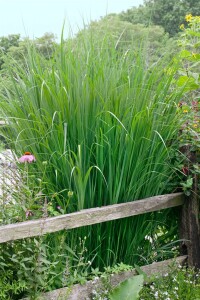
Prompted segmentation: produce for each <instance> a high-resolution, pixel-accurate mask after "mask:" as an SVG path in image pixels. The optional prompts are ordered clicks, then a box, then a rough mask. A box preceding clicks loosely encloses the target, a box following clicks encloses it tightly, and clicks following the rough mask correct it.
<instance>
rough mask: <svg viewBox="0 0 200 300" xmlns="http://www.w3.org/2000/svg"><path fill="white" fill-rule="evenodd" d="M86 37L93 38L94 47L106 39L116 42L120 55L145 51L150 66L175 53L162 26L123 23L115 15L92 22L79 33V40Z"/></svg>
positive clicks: (146, 60) (171, 42)
mask: <svg viewBox="0 0 200 300" xmlns="http://www.w3.org/2000/svg"><path fill="white" fill-rule="evenodd" d="M84 35H86V36H91V38H92V39H93V45H94V46H95V45H97V46H98V45H99V43H101V41H103V40H104V39H105V38H107V39H108V40H110V41H111V40H112V42H113V41H114V42H115V44H116V50H117V51H118V53H119V54H123V53H126V51H135V53H136V54H137V52H138V51H141V50H144V56H145V57H144V59H145V62H146V64H147V65H148V66H149V65H150V64H152V63H154V62H156V61H158V59H159V58H160V57H161V56H163V55H165V54H167V55H169V54H171V53H172V52H173V41H172V40H171V39H169V35H168V34H166V33H165V32H164V29H163V28H162V27H161V26H156V25H152V26H149V27H147V26H145V25H144V24H132V23H130V22H127V21H122V20H121V19H120V16H119V15H114V14H111V15H108V16H106V17H104V18H102V19H101V20H100V21H95V22H92V23H91V24H90V25H89V26H88V27H87V28H85V29H84V30H82V31H80V32H79V33H78V35H77V38H81V36H84Z"/></svg>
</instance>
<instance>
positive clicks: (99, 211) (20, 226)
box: [0, 193, 184, 243]
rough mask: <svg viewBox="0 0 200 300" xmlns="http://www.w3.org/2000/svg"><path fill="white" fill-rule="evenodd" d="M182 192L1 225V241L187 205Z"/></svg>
mask: <svg viewBox="0 0 200 300" xmlns="http://www.w3.org/2000/svg"><path fill="white" fill-rule="evenodd" d="M183 203H184V195H183V194H182V193H176V194H168V195H161V196H155V197H150V198H146V199H143V200H137V201H132V202H127V203H121V204H115V205H109V206H103V207H100V208H91V209H85V210H81V211H79V212H75V213H71V214H66V215H60V216H57V217H51V218H43V219H38V220H32V221H26V222H21V223H16V224H9V225H4V226H1V227H0V243H4V242H8V241H13V240H18V239H22V238H27V237H34V236H40V235H44V234H46V233H51V232H56V231H59V230H62V229H66V230H67V229H72V228H78V227H82V226H87V225H92V224H97V223H102V222H106V221H111V220H117V219H122V218H126V217H130V216H136V215H140V214H144V213H147V212H153V211H159V210H162V209H166V208H170V207H175V206H180V205H183Z"/></svg>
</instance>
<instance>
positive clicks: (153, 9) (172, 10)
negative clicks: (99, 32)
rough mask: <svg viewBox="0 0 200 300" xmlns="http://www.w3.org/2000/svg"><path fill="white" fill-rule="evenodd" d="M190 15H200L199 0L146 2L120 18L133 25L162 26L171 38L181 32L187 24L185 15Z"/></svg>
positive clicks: (151, 0)
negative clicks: (182, 25) (184, 24)
mask: <svg viewBox="0 0 200 300" xmlns="http://www.w3.org/2000/svg"><path fill="white" fill-rule="evenodd" d="M190 13H191V14H192V15H194V16H196V15H199V13H200V1H199V0H167V1H166V0H145V1H144V5H140V6H139V7H138V8H135V7H134V8H132V9H129V10H127V11H126V12H123V13H121V14H120V17H121V19H122V20H127V21H129V22H131V23H133V24H135V23H136V22H137V23H142V24H145V25H146V24H147V25H148V24H155V25H159V26H162V27H163V28H164V29H165V31H166V32H168V33H169V35H170V36H175V35H176V34H177V33H178V32H179V31H180V28H179V27H180V25H181V24H182V23H185V15H187V14H190Z"/></svg>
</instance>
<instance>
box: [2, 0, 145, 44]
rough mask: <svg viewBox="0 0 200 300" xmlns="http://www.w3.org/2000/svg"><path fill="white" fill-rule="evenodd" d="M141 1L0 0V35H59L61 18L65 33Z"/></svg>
mask: <svg viewBox="0 0 200 300" xmlns="http://www.w3.org/2000/svg"><path fill="white" fill-rule="evenodd" d="M139 4H143V0H0V37H1V36H8V35H9V34H18V33H19V34H20V35H21V37H22V38H23V37H27V36H28V37H30V38H31V39H32V38H37V37H41V36H42V35H43V34H44V33H46V32H52V33H54V34H55V35H56V36H57V38H59V36H60V34H61V31H62V27H63V24H64V20H65V35H66V36H67V35H68V33H69V31H70V28H71V30H72V32H73V33H76V32H77V31H78V30H79V29H81V28H83V23H85V24H88V23H90V21H91V20H98V19H100V17H102V16H105V15H106V14H109V13H120V12H121V11H126V10H127V9H129V8H131V7H133V6H139Z"/></svg>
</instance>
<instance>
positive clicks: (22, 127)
mask: <svg viewBox="0 0 200 300" xmlns="http://www.w3.org/2000/svg"><path fill="white" fill-rule="evenodd" d="M115 46H116V45H115V44H114V43H112V39H111V37H106V36H105V39H102V41H101V42H100V41H97V40H95V41H94V40H93V36H92V34H91V36H87V38H84V36H83V37H79V38H78V39H75V40H71V41H68V42H64V41H62V42H61V44H60V45H59V46H58V47H57V49H56V51H55V54H54V56H53V57H52V58H51V60H49V61H45V60H44V58H43V57H41V56H40V55H39V54H38V53H37V52H36V50H35V49H34V48H32V47H29V49H28V57H27V58H26V60H25V64H23V66H20V65H16V64H14V62H12V68H10V80H12V84H10V85H9V86H8V87H7V86H5V87H4V93H3V94H2V95H1V96H0V97H1V111H2V114H3V116H4V118H5V119H6V121H7V122H8V124H9V126H8V128H7V133H4V134H6V135H7V140H8V143H9V145H10V147H11V148H12V149H13V151H14V152H15V153H16V154H17V155H18V156H21V155H22V154H23V152H25V151H30V152H31V153H33V154H34V155H35V157H36V163H35V164H34V166H33V165H32V166H31V167H32V168H34V174H35V180H36V181H35V185H37V184H38V179H41V178H42V187H41V189H42V193H43V194H45V195H46V199H47V200H48V201H49V202H51V203H52V206H53V207H54V209H55V210H56V209H57V206H59V209H60V208H61V210H63V212H64V213H70V212H74V211H78V210H81V209H85V208H91V207H101V206H104V205H111V204H116V203H122V202H127V201H134V200H136V199H143V198H146V197H149V196H153V195H159V194H163V193H166V192H168V191H169V190H168V189H167V185H168V182H169V178H170V176H171V174H172V169H171V167H170V164H169V157H170V154H171V149H172V148H173V143H172V141H173V137H174V136H176V135H177V131H178V126H177V115H176V103H177V102H178V101H179V98H180V95H179V94H177V93H173V90H172V82H173V74H171V75H169V74H166V72H165V71H164V64H162V63H161V62H160V63H157V64H154V66H153V67H151V66H146V65H145V63H144V62H145V59H144V55H145V53H144V51H143V47H142V46H141V48H140V49H138V51H135V50H134V51H132V50H131V49H129V50H127V51H126V52H119V51H118V50H117V49H116V47H115ZM147 55H148V53H147ZM44 162H46V163H47V164H46V169H45V171H44V164H45V163H44ZM168 214H169V212H168V211H166V212H163V213H157V214H154V213H152V214H146V215H142V216H139V217H133V218H132V217H131V218H126V219H122V220H118V221H113V222H108V223H104V224H100V225H94V226H88V227H85V228H80V229H77V230H72V231H70V232H69V234H68V238H67V243H68V244H69V245H71V247H72V248H74V246H75V245H76V244H77V243H78V240H79V238H81V239H82V238H84V236H86V247H87V249H88V253H89V259H90V260H94V262H96V266H102V265H105V264H106V265H111V264H113V263H116V262H120V261H124V262H126V263H129V264H131V263H134V262H138V257H143V256H147V254H148V252H149V251H150V249H151V248H152V245H151V243H150V242H149V240H148V239H145V236H147V235H148V236H151V235H152V234H153V233H154V232H155V230H156V228H157V226H158V225H159V226H163V225H164V224H165V220H166V218H167V217H168ZM170 228H171V227H169V228H168V230H169V231H170V230H172V229H170ZM173 234H174V233H173V230H172V231H171V235H172V236H173Z"/></svg>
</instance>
